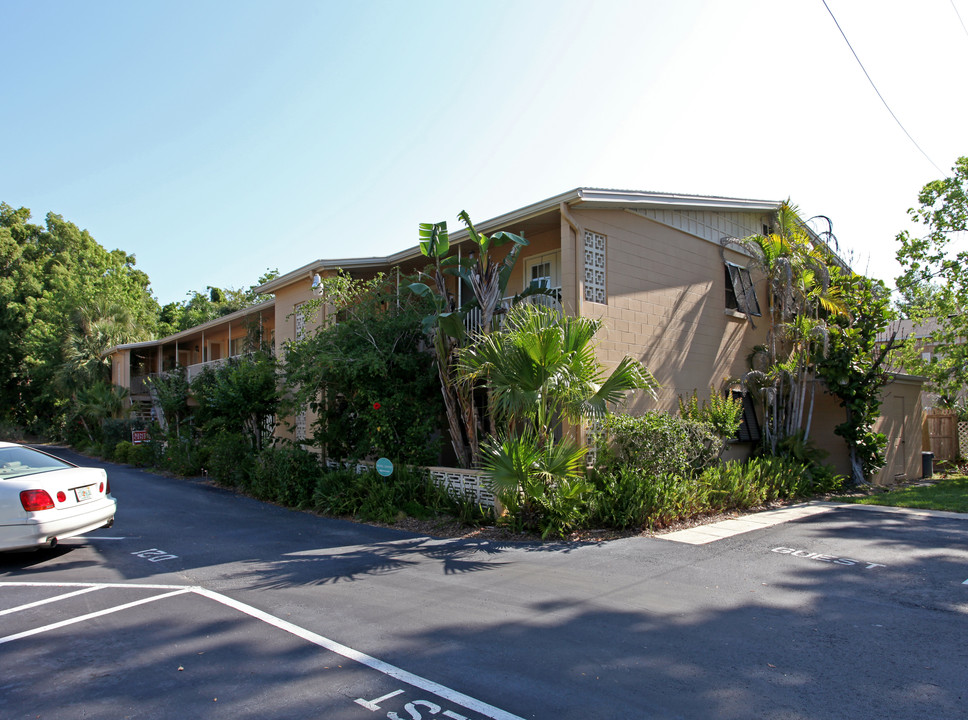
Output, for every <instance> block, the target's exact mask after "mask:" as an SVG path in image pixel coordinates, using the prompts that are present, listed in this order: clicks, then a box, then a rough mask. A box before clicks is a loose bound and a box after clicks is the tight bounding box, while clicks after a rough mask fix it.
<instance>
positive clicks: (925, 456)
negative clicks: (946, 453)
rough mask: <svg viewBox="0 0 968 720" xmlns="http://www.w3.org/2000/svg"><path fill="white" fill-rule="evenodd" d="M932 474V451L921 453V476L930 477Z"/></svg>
mask: <svg viewBox="0 0 968 720" xmlns="http://www.w3.org/2000/svg"><path fill="white" fill-rule="evenodd" d="M933 476H934V453H933V452H923V453H921V477H922V478H930V477H933Z"/></svg>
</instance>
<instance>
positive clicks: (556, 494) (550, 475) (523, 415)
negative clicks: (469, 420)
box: [457, 305, 657, 535]
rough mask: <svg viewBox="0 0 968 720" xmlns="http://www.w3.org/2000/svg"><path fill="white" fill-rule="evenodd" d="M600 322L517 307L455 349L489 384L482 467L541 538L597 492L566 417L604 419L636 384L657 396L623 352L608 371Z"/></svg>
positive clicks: (465, 369) (461, 367)
mask: <svg viewBox="0 0 968 720" xmlns="http://www.w3.org/2000/svg"><path fill="white" fill-rule="evenodd" d="M601 326H602V322H601V321H600V320H594V319H591V318H585V317H569V316H564V315H562V314H561V313H558V312H556V311H554V310H551V309H548V308H543V307H537V306H532V305H516V306H513V307H512V308H511V309H510V310H509V311H508V314H507V317H506V318H505V321H504V325H503V327H502V328H501V329H499V330H495V331H493V332H491V333H489V334H483V335H480V336H478V337H477V339H476V341H475V342H474V343H473V344H471V345H469V346H467V347H465V348H463V349H462V350H461V351H460V353H459V363H458V368H457V369H458V372H459V373H460V374H461V375H462V376H463V377H466V378H467V379H469V380H471V381H474V382H484V383H485V384H486V386H487V389H488V391H489V393H490V398H491V405H490V408H491V412H493V413H494V419H495V423H494V424H495V426H496V427H498V428H499V430H498V435H497V437H495V438H492V439H491V440H490V441H489V442H488V443H486V444H485V447H484V451H483V460H482V462H483V465H484V468H485V469H486V470H487V472H488V475H489V477H490V479H491V482H492V483H493V484H494V487H495V490H496V492H497V494H498V496H499V497H500V498H501V500H502V502H503V503H504V504H505V506H506V507H507V508H508V510H509V511H510V512H511V513H512V515H518V516H520V517H522V518H523V521H524V522H525V524H526V525H527V524H530V523H532V522H534V523H537V524H538V525H539V526H540V527H541V529H542V532H543V534H545V535H547V534H548V533H551V532H554V533H559V534H561V533H563V532H565V531H566V530H568V529H570V528H571V527H573V526H574V524H575V523H577V522H578V520H579V513H578V508H579V506H580V503H581V500H582V497H583V496H584V494H585V493H587V492H589V491H590V490H591V486H590V485H588V484H587V483H586V482H585V481H584V480H583V478H582V477H581V475H582V470H583V468H582V458H583V456H584V455H585V448H584V447H581V446H579V445H578V444H577V443H576V442H575V440H574V439H572V438H571V437H569V436H568V434H567V432H566V428H565V427H564V423H565V422H568V423H572V424H579V423H581V422H582V421H583V420H586V419H589V418H601V417H604V416H605V415H606V414H608V412H609V410H610V408H611V407H614V406H615V405H617V404H619V403H620V402H622V401H624V400H625V398H626V396H627V394H628V393H629V392H630V391H632V390H644V391H646V392H648V393H650V394H652V395H653V397H654V395H655V390H656V388H657V384H656V382H655V378H654V377H653V376H652V374H651V373H650V372H649V371H648V370H647V369H646V368H645V367H644V366H643V365H642V364H641V363H639V362H638V361H637V360H633V359H632V358H629V357H626V358H623V359H622V361H621V362H619V364H618V365H617V366H616V367H615V368H614V369H613V370H612V372H611V373H606V372H605V369H604V368H603V367H602V365H601V364H600V363H599V361H598V359H597V357H596V356H595V348H594V345H593V340H594V337H595V334H596V333H597V332H598V330H599V329H600V328H601Z"/></svg>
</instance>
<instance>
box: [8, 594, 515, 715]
mask: <svg viewBox="0 0 968 720" xmlns="http://www.w3.org/2000/svg"><path fill="white" fill-rule="evenodd" d="M0 621H2V628H3V630H2V633H3V636H2V637H0V646H6V647H3V648H2V653H3V659H4V665H5V666H6V667H8V668H16V670H15V671H13V672H12V673H8V674H7V677H6V678H5V680H4V681H3V683H2V688H3V699H2V700H0V711H2V710H3V709H7V710H9V711H10V712H11V713H12V714H7V713H6V712H2V713H0V714H2V715H3V716H4V717H18V715H17V714H16V713H19V712H29V715H27V714H25V715H23V716H24V717H28V716H29V717H33V718H68V717H123V718H163V717H183V718H184V717H207V718H220V717H227V718H248V717H252V718H265V717H276V716H277V717H321V718H323V717H325V718H366V717H373V716H374V715H373V713H378V716H379V717H383V716H384V714H386V715H387V717H394V715H393V713H394V708H396V711H399V713H400V714H401V716H402V717H414V715H413V714H405V713H408V712H409V711H408V709H407V708H408V707H409V708H410V709H411V710H414V712H417V714H419V710H417V709H418V708H422V709H423V711H424V712H427V713H430V714H433V715H436V714H440V716H441V717H448V718H451V719H452V720H461V719H464V720H472V718H479V717H488V718H495V719H497V720H514V718H516V717H517V716H515V715H513V714H511V713H508V712H505V711H503V710H501V709H499V708H495V707H492V706H489V705H487V704H486V703H482V702H480V701H477V700H475V699H474V698H470V697H467V696H465V695H463V694H461V693H459V692H456V691H453V690H451V689H449V688H446V687H443V686H440V685H438V684H436V683H434V682H432V681H429V680H426V679H424V678H420V677H417V676H415V675H412V674H411V673H408V672H406V671H405V670H402V669H400V668H397V667H394V666H392V665H389V664H387V663H384V662H382V661H380V660H378V659H376V658H373V657H370V656H368V655H365V654H364V653H360V652H357V651H355V650H353V649H352V648H349V647H346V646H344V645H341V644H339V643H336V642H334V641H332V640H330V639H328V638H325V637H322V636H320V635H318V634H316V633H313V632H311V631H308V630H306V629H304V628H300V627H298V626H296V625H294V624H292V623H289V622H287V621H285V620H282V619H281V618H277V617H274V616H272V615H269V614H268V613H264V612H262V611H260V610H257V609H256V608H253V607H251V606H248V605H245V604H243V603H239V602H237V601H234V600H232V599H230V598H228V597H226V596H224V595H221V594H219V593H214V592H212V591H208V590H205V589H204V588H198V587H180V586H172V585H149V584H104V583H91V584H84V583H67V584H52V583H47V582H20V583H18V582H0ZM53 678H56V681H52V679H53ZM350 688H353V689H352V690H350ZM353 694H357V697H355V698H354V697H351V695H353ZM28 708H29V711H28V710H26V709H28ZM267 713H268V714H267ZM276 713H279V714H278V715H277V714H276ZM479 713H480V714H479Z"/></svg>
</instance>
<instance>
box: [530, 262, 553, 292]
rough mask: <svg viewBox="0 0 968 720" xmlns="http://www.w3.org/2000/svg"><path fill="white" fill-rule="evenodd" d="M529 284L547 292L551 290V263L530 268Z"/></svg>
mask: <svg viewBox="0 0 968 720" xmlns="http://www.w3.org/2000/svg"><path fill="white" fill-rule="evenodd" d="M531 284H532V285H534V286H536V287H539V288H544V289H545V290H549V289H550V288H551V263H550V262H542V263H535V264H534V265H532V266H531Z"/></svg>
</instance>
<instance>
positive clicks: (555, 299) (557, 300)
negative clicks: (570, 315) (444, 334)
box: [464, 287, 561, 333]
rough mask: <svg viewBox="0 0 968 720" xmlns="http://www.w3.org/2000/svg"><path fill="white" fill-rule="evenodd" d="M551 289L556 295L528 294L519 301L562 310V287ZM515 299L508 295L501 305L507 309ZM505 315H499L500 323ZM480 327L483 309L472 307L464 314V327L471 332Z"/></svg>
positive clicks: (503, 308)
mask: <svg viewBox="0 0 968 720" xmlns="http://www.w3.org/2000/svg"><path fill="white" fill-rule="evenodd" d="M549 289H550V290H551V292H552V293H554V295H528V296H527V297H526V298H522V299H521V300H519V301H518V302H519V303H524V304H526V305H538V306H540V307H546V308H551V309H552V310H557V311H558V312H561V288H560V287H557V288H549ZM513 300H514V297H513V296H512V297H506V298H504V299H503V300H501V305H500V307H501V309H502V310H504V311H506V310H507V309H508V308H510V307H511V302H512V301H513ZM503 315H504V314H503V313H501V314H500V315H499V318H500V320H499V321H498V322H499V323H500V322H503ZM480 327H481V309H480V308H472V309H471V310H469V311H468V312H467V315H466V316H464V329H466V330H467V332H469V333H470V332H477V331H478V330H480Z"/></svg>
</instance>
